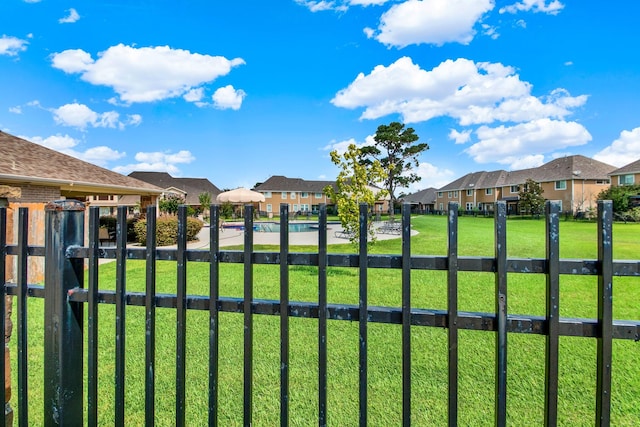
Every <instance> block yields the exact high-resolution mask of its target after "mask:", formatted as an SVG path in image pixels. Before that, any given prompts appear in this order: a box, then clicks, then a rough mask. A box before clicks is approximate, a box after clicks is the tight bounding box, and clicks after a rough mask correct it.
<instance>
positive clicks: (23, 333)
mask: <svg viewBox="0 0 640 427" xmlns="http://www.w3.org/2000/svg"><path fill="white" fill-rule="evenodd" d="M28 229H29V210H28V209H27V208H19V209H18V396H19V398H18V425H19V426H20V427H26V426H28V425H29V416H28V408H29V397H28V396H29V384H28V379H29V375H28V373H27V367H28V366H27V363H28V362H27V361H28V350H27V346H28V338H27V337H28V328H27V292H28V285H27V259H28V237H29V236H28V232H27V230H28Z"/></svg>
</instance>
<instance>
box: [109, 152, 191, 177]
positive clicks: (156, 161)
mask: <svg viewBox="0 0 640 427" xmlns="http://www.w3.org/2000/svg"><path fill="white" fill-rule="evenodd" d="M135 159H136V161H137V162H138V163H134V164H128V165H124V166H117V167H115V168H113V170H114V171H115V172H118V173H122V174H125V175H126V174H129V173H131V172H133V171H151V172H167V173H170V174H171V175H173V176H180V174H181V173H180V169H179V168H178V166H176V165H178V164H185V163H187V164H188V163H191V162H193V161H194V160H195V157H194V156H193V155H192V154H191V152H190V151H187V150H181V151H179V152H177V153H171V152H159V151H156V152H139V153H136V155H135Z"/></svg>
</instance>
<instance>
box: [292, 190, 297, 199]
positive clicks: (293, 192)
mask: <svg viewBox="0 0 640 427" xmlns="http://www.w3.org/2000/svg"><path fill="white" fill-rule="evenodd" d="M295 198H296V192H295V191H292V192H291V200H293V199H295Z"/></svg>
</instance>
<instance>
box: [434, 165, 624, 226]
mask: <svg viewBox="0 0 640 427" xmlns="http://www.w3.org/2000/svg"><path fill="white" fill-rule="evenodd" d="M614 169H615V167H614V166H611V165H608V164H606V163H603V162H599V161H597V160H594V159H590V158H588V157H585V156H581V155H574V156H566V157H560V158H557V159H554V160H552V161H550V162H548V163H545V164H543V165H541V166H539V167H537V168H529V169H521V170H516V171H505V170H497V171H491V172H485V171H482V172H473V173H470V174H467V175H465V176H463V177H461V178H459V179H457V180H455V181H453V182H451V183H449V184H447V185H445V186H444V187H442V188H440V189H439V190H438V193H437V197H436V206H437V209H438V210H444V209H446V207H447V204H448V202H456V203H458V205H459V206H460V207H461V208H462V209H465V210H473V209H477V210H480V211H493V209H494V205H495V202H496V201H499V200H500V201H505V202H506V203H507V212H508V213H509V214H517V213H519V205H518V201H519V192H520V189H521V186H522V185H523V184H524V183H525V182H526V181H527V179H532V180H534V181H535V182H538V183H540V185H541V186H542V189H543V191H544V192H543V196H544V198H545V199H547V200H558V201H560V203H561V209H562V210H563V211H571V212H579V211H584V210H586V209H589V208H593V207H595V203H596V200H597V196H598V194H599V193H600V192H601V191H602V190H604V189H606V188H608V187H609V185H610V179H609V174H610V173H611V172H612V171H613V170H614Z"/></svg>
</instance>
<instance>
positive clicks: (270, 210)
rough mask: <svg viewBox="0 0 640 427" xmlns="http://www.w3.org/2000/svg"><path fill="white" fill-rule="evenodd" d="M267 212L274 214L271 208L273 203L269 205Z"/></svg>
mask: <svg viewBox="0 0 640 427" xmlns="http://www.w3.org/2000/svg"><path fill="white" fill-rule="evenodd" d="M267 212H273V210H272V208H271V203H267Z"/></svg>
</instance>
